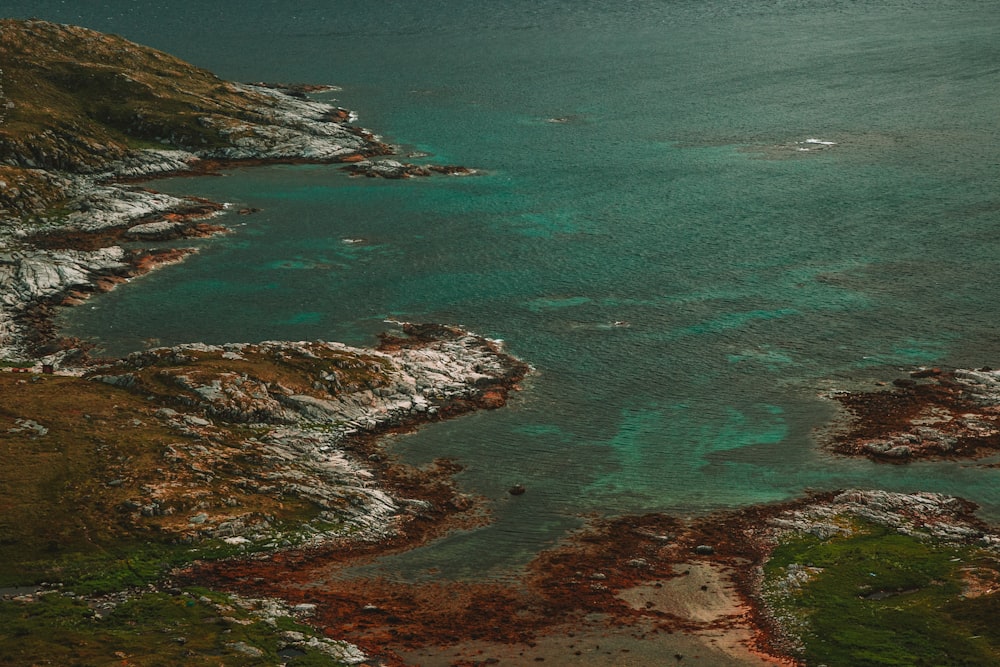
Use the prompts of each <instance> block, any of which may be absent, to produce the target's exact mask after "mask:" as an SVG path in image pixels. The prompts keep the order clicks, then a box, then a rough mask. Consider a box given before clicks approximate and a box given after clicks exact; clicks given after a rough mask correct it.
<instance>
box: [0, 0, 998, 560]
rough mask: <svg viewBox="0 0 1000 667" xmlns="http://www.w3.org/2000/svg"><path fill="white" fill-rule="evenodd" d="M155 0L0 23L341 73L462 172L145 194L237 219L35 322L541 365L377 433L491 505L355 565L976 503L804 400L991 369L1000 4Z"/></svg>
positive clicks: (947, 471)
mask: <svg viewBox="0 0 1000 667" xmlns="http://www.w3.org/2000/svg"><path fill="white" fill-rule="evenodd" d="M152 4H153V3H140V2H134V1H131V0H117V1H107V2H93V3H80V2H75V1H66V2H57V1H54V0H31V1H30V2H24V1H22V0H6V1H5V2H4V7H3V9H0V13H2V14H5V15H7V16H15V17H29V16H37V17H40V18H45V19H50V20H55V21H59V22H66V23H75V24H81V25H85V26H88V27H92V28H95V29H98V30H102V31H107V32H114V33H118V34H121V35H123V36H125V37H128V38H130V39H133V40H135V41H138V42H141V43H145V44H148V45H150V46H154V47H157V48H160V49H163V50H166V51H169V52H171V53H173V54H175V55H178V56H180V57H182V58H185V59H187V60H189V61H191V62H194V63H195V64H197V65H200V66H203V67H206V68H208V69H211V70H213V71H214V72H216V73H217V74H219V75H220V76H222V77H224V78H228V79H234V80H244V81H262V80H263V81H283V82H317V83H332V84H336V85H338V86H340V87H341V88H342V89H341V90H340V91H338V92H335V93H332V94H327V95H326V96H325V97H324V99H334V98H335V99H336V100H337V103H338V104H340V105H343V106H347V107H349V108H352V109H354V110H356V111H357V112H358V113H359V115H360V120H359V123H360V124H362V125H364V126H366V127H369V128H371V129H373V130H374V131H376V132H378V133H379V134H381V135H382V136H383V137H384V138H385V139H386V140H388V141H390V142H393V143H396V144H399V145H401V146H403V150H404V151H405V152H419V153H427V154H428V157H426V158H417V159H416V160H415V161H418V162H420V161H432V162H436V163H442V164H462V165H466V166H470V167H475V168H478V169H481V170H482V171H483V173H482V174H481V175H479V176H475V177H462V178H458V177H434V178H430V179H421V180H410V181H405V182H386V181H378V180H371V179H351V178H349V177H348V176H347V175H346V174H344V173H342V172H340V171H338V170H337V169H336V168H335V167H328V166H276V167H266V168H254V169H246V170H238V171H232V172H229V173H227V174H226V175H225V176H223V177H206V178H198V179H172V180H167V181H158V182H157V183H156V187H158V188H161V189H164V190H166V191H170V192H174V193H189V194H197V195H201V196H205V197H210V198H212V199H216V200H220V201H227V202H233V203H236V204H238V205H239V206H253V207H259V208H260V209H261V212H260V213H258V214H256V215H252V216H236V215H232V216H228V217H225V218H223V219H222V221H223V222H225V223H226V224H229V225H231V226H232V227H233V228H234V229H235V231H236V234H233V235H229V236H225V237H219V238H215V239H210V240H207V241H204V242H199V245H200V247H201V252H200V254H198V255H197V256H194V257H192V258H190V259H189V260H188V261H187V262H185V263H184V264H182V265H178V266H173V267H169V268H166V269H164V270H162V271H159V272H156V273H155V274H152V275H149V276H146V277H143V278H142V279H139V280H136V281H134V282H133V283H132V284H130V285H129V286H127V287H123V288H120V289H118V290H116V291H114V292H112V293H110V294H107V295H103V296H100V297H97V298H94V299H92V300H91V301H90V302H89V303H88V304H87V305H86V306H84V307H81V308H77V309H74V310H72V311H71V312H69V313H67V315H66V317H65V320H64V323H65V327H66V329H67V331H68V332H69V333H72V334H75V335H81V336H85V337H88V338H92V339H95V340H97V341H100V343H101V344H102V345H103V347H104V349H105V350H106V351H108V352H110V353H124V352H127V351H130V350H133V349H138V348H142V347H143V346H145V345H148V344H154V343H155V344H175V343H180V342H187V341H206V342H223V341H253V340H261V339H294V340H300V339H312V338H320V339H327V340H340V341H344V342H347V343H352V344H373V343H374V342H375V335H376V333H377V332H379V331H383V330H385V329H386V327H387V325H386V324H385V323H384V320H386V319H387V318H393V319H406V320H411V321H433V322H446V323H455V324H462V325H465V326H467V327H469V328H471V329H472V330H474V331H476V332H479V333H482V334H485V335H489V336H492V337H496V338H502V339H504V341H506V344H507V346H508V348H509V350H510V351H511V352H513V353H514V354H516V355H518V356H520V357H522V358H523V359H525V360H526V361H528V362H530V363H531V364H532V365H533V367H534V368H535V369H536V372H535V373H534V374H533V375H532V376H531V377H530V378H529V379H528V380H527V381H526V382H525V384H524V391H523V392H521V393H520V394H518V395H516V396H515V398H514V400H513V401H512V403H511V405H510V406H509V407H508V408H506V409H503V410H499V411H496V412H488V413H478V414H475V415H472V416H468V417H463V418H461V419H457V420H453V421H450V422H447V423H443V424H435V425H431V426H428V427H426V428H423V429H422V430H420V431H419V432H418V433H416V434H414V435H409V436H403V437H395V438H393V439H392V440H391V442H390V447H391V448H392V450H393V451H394V452H396V453H398V454H399V455H400V456H402V457H404V458H405V459H407V460H410V461H413V462H417V463H420V462H426V461H430V460H432V459H433V458H435V457H438V456H446V457H453V458H455V459H457V460H459V461H461V462H462V463H463V464H464V465H465V466H466V470H465V471H464V472H463V473H461V474H460V476H459V480H460V482H461V484H462V485H463V486H464V487H465V488H467V489H468V490H469V491H472V492H476V493H481V494H483V495H485V496H487V497H488V498H490V499H492V500H493V505H492V509H493V512H494V518H495V521H494V523H493V524H492V525H491V526H489V527H487V528H484V529H481V530H476V531H470V532H466V533H459V534H456V535H452V536H450V537H448V538H446V539H443V540H441V541H439V542H437V543H435V544H433V545H431V546H429V547H427V548H424V549H421V550H418V551H414V552H411V553H409V554H405V555H403V556H399V557H395V558H392V559H386V560H384V561H383V562H382V563H380V564H379V565H378V566H377V567H378V568H381V569H382V571H384V572H386V573H388V574H389V575H390V576H400V577H419V576H426V575H427V573H428V572H429V571H430V570H431V569H432V568H433V569H434V571H436V572H437V573H438V574H437V576H450V577H488V576H504V574H505V573H509V572H512V571H513V568H516V566H518V565H520V564H523V563H524V562H525V561H526V560H527V559H529V558H530V557H531V555H532V554H534V553H536V552H537V551H538V550H540V549H543V548H545V547H546V546H549V545H551V544H552V543H553V542H554V541H556V540H558V539H559V538H560V537H561V536H563V535H565V533H566V531H568V530H570V529H572V528H574V527H575V526H578V525H579V524H580V521H581V517H585V516H589V515H599V514H618V513H625V512H644V511H665V512H672V513H681V514H698V513H703V512H708V511H712V510H716V509H723V508H730V507H736V506H741V505H746V504H750V503H758V502H767V501H776V500H781V499H787V498H791V497H794V496H796V495H797V494H800V493H802V492H803V491H804V490H806V489H835V488H844V487H853V486H858V487H880V488H886V489H893V490H901V491H915V490H928V491H940V492H946V493H953V494H958V495H962V496H964V497H967V498H970V499H972V500H975V501H976V502H978V503H980V504H981V505H982V507H983V510H982V516H984V517H985V518H987V519H993V520H997V519H1000V484H998V483H997V481H998V475H1000V471H998V470H996V469H989V468H985V467H982V466H980V465H977V464H976V463H968V462H966V463H934V464H927V463H917V464H910V465H901V466H891V465H876V464H873V463H871V462H868V461H856V460H848V459H844V458H839V457H835V456H832V455H830V454H828V453H826V452H825V451H823V450H822V449H821V448H819V447H818V446H817V441H816V433H817V429H821V428H822V427H823V426H824V425H825V424H827V423H828V421H829V420H830V418H831V417H832V416H833V413H834V410H833V406H832V404H831V403H830V402H829V401H827V400H825V399H823V398H822V396H823V394H825V393H826V392H829V391H831V390H834V389H843V388H853V387H858V386H869V387H870V386H871V383H872V382H873V381H876V380H888V379H892V378H894V377H898V376H900V375H901V374H903V373H906V372H908V371H909V370H911V369H912V368H913V367H915V366H920V365H931V364H933V365H947V366H982V365H993V366H997V365H1000V336H998V330H997V318H998V313H1000V289H997V286H996V278H997V276H998V275H1000V233H998V232H1000V192H998V188H997V185H998V183H1000V124H998V110H1000V40H998V39H997V35H998V34H1000V3H997V2H995V0H989V1H978V0H961V1H951V0H933V1H932V0H926V1H924V0H888V1H886V0H879V1H877V2H876V1H870V2H869V1H866V0H759V1H753V2H750V1H744V0H739V1H737V0H697V1H695V0H690V1H686V0H658V1H649V0H637V1H633V2H622V3H608V2H593V1H589V0H575V1H574V2H567V1H561V0H532V1H531V2H528V1H513V2H503V3H472V2H458V1H447V2H445V1H435V0H429V1H424V2H404V1H402V0H397V1H387V2H378V3H374V2H360V1H356V0H341V1H339V2H328V1H326V0H304V1H300V2H297V3H294V6H293V8H290V5H289V4H288V3H279V2H274V1H267V0H256V1H252V2H251V1H245V2H239V3H237V2H214V3H204V2H196V1H194V0H184V1H175V2H171V3H168V4H169V5H170V8H169V9H164V8H158V7H153V6H150V5H152ZM82 5H86V7H81V6H82ZM345 239H355V240H358V239H360V240H361V242H359V243H347V242H345ZM513 484H523V485H524V486H525V487H526V488H527V493H526V494H525V495H523V496H520V497H517V498H514V497H510V496H509V495H508V494H507V489H508V488H509V487H510V486H511V485H513Z"/></svg>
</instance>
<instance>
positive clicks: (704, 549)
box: [694, 544, 715, 556]
mask: <svg viewBox="0 0 1000 667" xmlns="http://www.w3.org/2000/svg"><path fill="white" fill-rule="evenodd" d="M694 552H695V553H696V554H699V555H702V556H711V555H712V554H714V553H715V549H714V548H713V547H710V546H709V545H707V544H699V545H698V546H696V547H695V548H694Z"/></svg>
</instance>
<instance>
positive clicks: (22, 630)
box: [0, 589, 341, 667]
mask: <svg viewBox="0 0 1000 667" xmlns="http://www.w3.org/2000/svg"><path fill="white" fill-rule="evenodd" d="M284 630H295V631H297V632H301V633H303V634H304V635H306V636H314V635H316V631H315V630H313V629H312V628H309V627H308V626H305V625H302V624H300V623H298V622H296V621H295V620H294V619H292V618H290V617H279V618H278V619H277V623H276V627H274V626H271V625H269V624H267V623H266V622H264V621H263V620H262V619H261V618H259V617H257V616H255V615H254V614H252V613H251V612H249V611H248V610H246V609H243V608H242V607H241V606H239V605H238V604H235V603H234V602H233V601H232V600H231V599H230V598H229V597H228V596H226V595H224V594H220V593H216V592H212V591H206V590H201V589H188V590H187V591H184V592H183V593H181V594H177V595H170V594H167V593H146V594H144V595H141V596H139V597H136V598H133V599H130V600H128V601H125V602H122V603H120V604H118V605H117V606H116V607H115V608H114V609H113V611H111V612H110V613H109V614H107V615H106V616H105V617H104V618H101V617H99V616H98V615H97V614H95V612H94V610H93V609H91V608H90V606H89V605H88V603H87V602H86V601H84V600H83V599H81V598H78V597H70V596H68V595H63V594H61V593H49V594H45V595H42V596H40V597H39V598H38V600H37V601H34V602H18V601H3V602H0V664H4V665H11V666H15V665H37V664H63V665H71V664H72V665H116V666H120V665H181V664H183V665H205V666H209V665H211V666H213V667H214V666H216V665H274V664H279V663H282V662H284V663H286V664H288V665H290V666H296V667H302V666H305V665H327V666H336V665H340V664H341V663H339V662H337V661H335V660H333V659H332V658H330V657H329V656H326V655H323V654H322V653H319V652H317V651H314V650H310V651H305V654H304V655H296V656H294V657H283V656H280V655H279V653H278V651H279V650H281V648H282V646H283V644H282V640H281V639H280V637H279V633H280V632H281V631H284ZM237 643H242V644H245V645H247V646H250V647H253V648H255V649H257V650H259V651H260V652H261V655H260V656H259V657H255V656H251V655H247V654H246V653H243V652H240V651H239V650H238V649H236V648H234V647H233V645H234V644H237Z"/></svg>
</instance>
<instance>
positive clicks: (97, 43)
mask: <svg viewBox="0 0 1000 667" xmlns="http://www.w3.org/2000/svg"><path fill="white" fill-rule="evenodd" d="M0 62H2V63H3V79H2V89H3V100H2V103H0V108H2V111H3V116H4V118H3V123H2V124H0V156H2V161H3V162H4V163H6V164H9V165H12V166H20V167H39V168H47V169H60V170H66V171H89V170H96V169H100V168H102V167H104V166H105V165H107V163H108V162H109V161H111V160H115V159H118V158H120V157H122V156H123V155H124V154H125V153H126V151H127V150H128V149H129V148H135V147H144V146H153V145H156V146H163V145H170V146H174V147H185V148H194V149H200V148H205V147H212V146H220V145H225V144H226V143H228V141H227V140H226V139H225V138H224V137H223V136H221V135H220V133H219V128H220V127H225V126H226V121H229V122H238V121H240V120H251V121H256V122H263V121H265V120H266V119H264V118H262V117H260V115H259V114H255V113H253V112H250V111H248V110H249V109H253V108H257V107H260V106H264V105H266V104H267V100H266V98H264V97H262V96H255V95H252V94H250V93H247V92H244V91H239V90H237V89H236V88H234V87H233V86H232V85H231V84H228V83H226V82H224V81H222V80H221V79H219V78H218V77H216V76H215V75H214V74H212V73H211V72H208V71H206V70H203V69H200V68H197V67H194V66H193V65H190V64H188V63H185V62H184V61H182V60H179V59H178V58H175V57H173V56H171V55H168V54H166V53H163V52H160V51H156V50H154V49H150V48H147V47H144V46H139V45H137V44H134V43H132V42H129V41H127V40H125V39H123V38H121V37H118V36H115V35H105V34H101V33H98V32H94V31H92V30H88V29H86V28H79V27H74V26H66V25H58V24H54V23H48V22H44V21H16V20H3V21H0ZM209 119H210V120H212V121H215V122H214V123H212V122H209Z"/></svg>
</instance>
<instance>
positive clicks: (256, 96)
mask: <svg viewBox="0 0 1000 667" xmlns="http://www.w3.org/2000/svg"><path fill="white" fill-rule="evenodd" d="M0 63H2V68H0V294H2V300H0V359H4V358H7V359H18V360H20V359H26V358H30V357H32V356H37V355H39V354H44V353H46V352H51V351H52V347H51V343H52V342H53V341H52V336H51V335H47V334H46V335H42V336H39V335H38V334H39V329H41V330H42V331H43V332H45V330H46V328H45V327H44V326H41V327H40V326H39V324H40V323H42V324H44V322H43V320H44V319H45V314H46V312H47V311H46V308H47V307H49V306H52V305H56V304H60V303H62V302H63V301H64V300H65V297H66V296H67V295H70V296H71V297H72V299H78V298H80V297H81V296H85V295H86V294H87V293H89V292H92V291H94V290H95V289H103V288H107V287H108V286H109V285H111V284H114V283H115V282H120V281H121V280H124V279H127V278H129V277H132V276H135V275H138V274H140V273H142V272H143V271H145V270H148V268H150V266H152V265H154V264H155V262H148V261H146V262H144V263H142V264H140V262H139V260H138V259H137V258H145V257H147V256H148V254H149V253H145V254H144V253H141V252H139V253H136V252H129V253H125V252H123V251H122V250H121V249H120V248H118V247H117V243H118V242H120V241H123V240H142V241H155V240H158V239H165V238H176V237H179V236H196V235H198V233H197V232H198V231H199V228H198V222H197V220H198V219H199V218H202V219H203V218H206V217H212V216H214V215H217V214H218V213H219V212H221V211H222V209H223V207H222V206H221V205H218V204H216V205H213V204H211V203H210V202H204V201H201V200H196V199H191V198H183V197H174V196H170V195H164V194H161V193H157V192H155V191H153V190H150V189H149V188H147V187H142V186H139V185H137V184H136V182H137V181H138V180H140V179H145V180H148V179H150V178H154V177H157V176H163V175H167V174H178V173H190V174H198V173H205V172H211V171H215V170H218V169H221V168H224V167H227V166H237V165H253V164H265V163H278V162H285V163H289V162H311V163H344V164H345V165H347V166H349V167H350V168H351V170H352V172H354V173H365V174H367V175H370V176H382V177H387V178H405V177H410V176H426V175H430V174H432V173H444V174H466V173H472V170H469V169H466V168H464V167H448V166H438V165H425V166H416V165H412V164H408V163H402V162H399V161H397V160H388V159H383V158H382V156H388V155H391V154H392V153H393V152H394V148H393V147H392V146H390V145H388V144H386V143H384V142H383V141H381V140H380V139H379V138H378V137H377V136H375V135H374V134H372V133H371V132H369V131H367V130H365V129H363V128H361V127H358V126H356V125H354V124H353V121H354V120H355V117H354V115H353V114H352V113H351V112H350V111H348V110H346V109H343V108H341V107H337V106H333V105H331V104H328V103H326V102H322V101H318V100H315V99H310V98H309V97H308V96H307V94H306V93H305V92H303V91H304V90H308V91H310V92H315V91H317V90H322V89H323V87H316V86H310V87H302V86H276V85H270V84H245V83H235V82H229V81H223V80H222V79H219V78H218V77H216V76H215V75H214V74H212V73H211V72H208V71H206V70H204V69H201V68H198V67H195V66H193V65H190V64H188V63H185V62H183V61H181V60H179V59H177V58H175V57H173V56H170V55H168V54H166V53H163V52H161V51H156V50H154V49H150V48H147V47H144V46H140V45H138V44H134V43H132V42H129V41H128V40H125V39H123V38H121V37H118V36H115V35H106V34H102V33H98V32H95V31H92V30H88V29H86V28H80V27H75V26H67V25H59V24H55V23H49V22H46V21H37V20H30V21H18V20H11V19H6V20H0ZM178 217H180V218H182V219H180V220H178ZM220 229H221V228H220V227H218V226H212V227H209V226H204V225H202V227H201V228H200V231H201V232H203V233H208V232H211V231H218V230H220ZM52 238H57V239H63V240H66V239H68V238H72V242H71V243H68V244H65V245H64V246H63V247H61V248H59V249H58V250H59V251H60V252H52V251H50V248H52V247H53V244H52V243H51V239H52ZM66 251H72V253H71V254H70V255H67V254H66ZM60 253H62V254H60ZM108 279H111V282H110V283H109V282H108ZM40 305H41V306H42V309H41V311H40V310H39V306H40Z"/></svg>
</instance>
